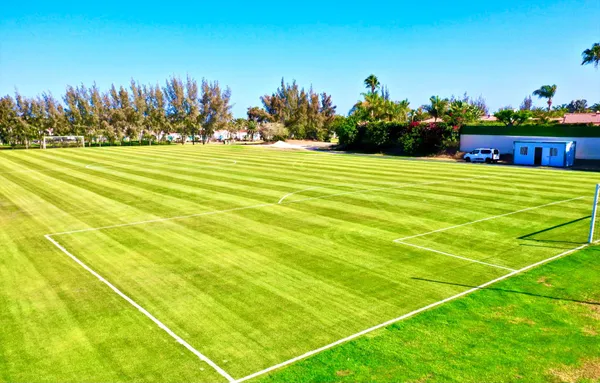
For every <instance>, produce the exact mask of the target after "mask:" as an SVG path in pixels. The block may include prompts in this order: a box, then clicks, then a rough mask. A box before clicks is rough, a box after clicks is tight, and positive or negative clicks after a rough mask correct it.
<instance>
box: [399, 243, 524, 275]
mask: <svg viewBox="0 0 600 383" xmlns="http://www.w3.org/2000/svg"><path fill="white" fill-rule="evenodd" d="M395 242H396V243H400V244H403V245H406V246H412V247H416V248H417V249H421V250H427V251H431V252H433V253H438V254H441V255H445V256H447V257H452V258H458V259H462V260H465V261H469V262H473V263H479V264H482V265H486V266H491V267H496V268H498V269H504V270H508V271H515V269H511V268H509V267H505V266H500V265H495V264H493V263H487V262H482V261H478V260H476V259H471V258H466V257H461V256H459V255H454V254H450V253H445V252H443V251H439V250H435V249H430V248H428V247H423V246H418V245H413V244H412V243H408V242H398V241H395Z"/></svg>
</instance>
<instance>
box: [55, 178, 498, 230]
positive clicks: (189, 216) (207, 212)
mask: <svg viewBox="0 0 600 383" xmlns="http://www.w3.org/2000/svg"><path fill="white" fill-rule="evenodd" d="M480 178H487V176H478V177H470V178H454V179H450V180H443V181H428V182H417V183H411V184H403V185H398V186H390V187H383V188H375V189H360V190H354V191H348V192H342V193H336V194H328V195H324V196H320V197H309V198H303V199H298V200H293V201H287V202H282V203H279V202H278V203H272V202H270V203H261V204H257V205H251V206H241V207H235V208H231V209H224V210H212V211H206V212H202V213H196V214H188V215H180V216H175V217H165V218H156V219H149V220H146V221H136V222H129V223H121V224H116V225H107V226H100V227H90V228H87V229H79V230H71V231H64V232H60V233H52V234H49V235H51V236H56V235H66V234H75V233H85V232H88V231H98V230H105V229H114V228H119V227H127V226H137V225H143V224H147V223H156V222H165V221H171V220H177V219H186V218H194V217H201V216H204V215H213V214H220V213H229V212H233V211H240V210H248V209H257V208H261V207H267V206H276V205H286V204H292V203H298V202H304V201H311V200H316V199H324V198H331V197H337V196H341V195H347V194H356V193H365V192H372V191H382V190H392V189H402V188H407V187H411V186H425V185H435V184H443V183H448V182H456V181H468V180H473V179H480ZM280 201H281V200H280Z"/></svg>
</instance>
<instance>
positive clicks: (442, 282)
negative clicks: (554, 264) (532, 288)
mask: <svg viewBox="0 0 600 383" xmlns="http://www.w3.org/2000/svg"><path fill="white" fill-rule="evenodd" d="M411 279H414V280H417V281H423V282H432V283H439V284H443V285H451V286H461V287H468V288H478V286H472V285H465V284H462V283H455V282H445V281H436V280H434V279H426V278H419V277H411ZM480 290H492V291H500V292H504V293H513V294H522V295H529V296H531V297H538V298H546V299H553V300H557V301H566V302H575V303H583V304H586V305H594V306H600V302H590V301H582V300H578V299H571V298H564V297H552V296H549V295H541V294H534V293H528V292H526V291H517V290H508V289H500V288H497V287H483V288H480Z"/></svg>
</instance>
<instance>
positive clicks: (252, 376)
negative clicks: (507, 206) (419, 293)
mask: <svg viewBox="0 0 600 383" xmlns="http://www.w3.org/2000/svg"><path fill="white" fill-rule="evenodd" d="M597 242H598V241H596V242H594V243H597ZM588 246H590V244H589V243H586V244H584V245H581V246H578V247H576V248H573V249H571V250H567V251H565V252H563V253H560V254H558V255H555V256H553V257H550V258H547V259H544V260H542V261H539V262H536V263H533V264H531V265H529V266H525V267H523V268H521V269H518V270H514V271H512V272H510V273H508V274H505V275H503V276H501V277H499V278H496V279H493V280H491V281H488V282H485V283H483V284H481V285H479V286H477V287H473V288H472V289H469V290H466V291H463V292H462V293H458V294H456V295H453V296H451V297H448V298H445V299H442V300H440V301H437V302H434V303H431V304H429V305H427V306H424V307H421V308H420V309H417V310H414V311H411V312H409V313H407V314H404V315H402V316H399V317H397V318H394V319H390V320H389V321H387V322H383V323H381V324H378V325H376V326H373V327H370V328H368V329H366V330H362V331H360V332H357V333H356V334H352V335H350V336H347V337H345V338H342V339H340V340H337V341H335V342H333V343H330V344H328V345H325V346H323V347H320V348H317V349H315V350H312V351H308V352H306V353H304V354H302V355H299V356H297V357H295V358H292V359H288V360H286V361H285V362H282V363H279V364H276V365H274V366H271V367H268V368H265V369H264V370H260V371H258V372H255V373H253V374H250V375H247V376H245V377H243V378H240V379H238V380H236V382H243V381H246V380H249V379H253V378H256V377H257V376H260V375H264V374H266V373H268V372H271V371H274V370H276V369H278V368H281V367H284V366H287V365H290V364H292V363H295V362H297V361H299V360H302V359H306V358H308V357H309V356H312V355H315V354H318V353H320V352H322V351H325V350H328V349H330V348H332V347H335V346H337V345H340V344H342V343H346V342H348V341H350V340H353V339H356V338H358V337H360V336H362V335H365V334H368V333H370V332H372V331H375V330H378V329H380V328H383V327H386V326H389V325H391V324H394V323H396V322H399V321H401V320H404V319H407V318H410V317H412V316H415V315H417V314H419V313H422V312H423V311H427V310H429V309H431V308H434V307H436V306H439V305H442V304H444V303H447V302H450V301H452V300H455V299H457V298H460V297H463V296H465V295H468V294H470V293H472V292H474V291H477V290H481V289H483V288H486V287H488V286H490V285H492V284H494V283H496V282H500V281H502V280H504V279H507V278H510V277H512V276H514V275H516V274H519V273H522V272H523V271H527V270H529V269H532V268H534V267H537V266H539V265H542V264H544V263H547V262H550V261H553V260H555V259H557V258H560V257H564V256H565V255H568V254H571V253H574V252H576V251H579V250H582V249H585V248H586V247H588Z"/></svg>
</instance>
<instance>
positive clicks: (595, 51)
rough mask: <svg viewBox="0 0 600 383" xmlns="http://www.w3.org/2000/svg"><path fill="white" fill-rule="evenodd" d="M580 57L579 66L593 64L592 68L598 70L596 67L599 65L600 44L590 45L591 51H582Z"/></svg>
mask: <svg viewBox="0 0 600 383" xmlns="http://www.w3.org/2000/svg"><path fill="white" fill-rule="evenodd" d="M581 57H583V61H582V62H581V65H587V64H593V65H594V68H596V69H598V65H600V43H595V44H594V45H592V49H586V50H584V51H583V53H581Z"/></svg>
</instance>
